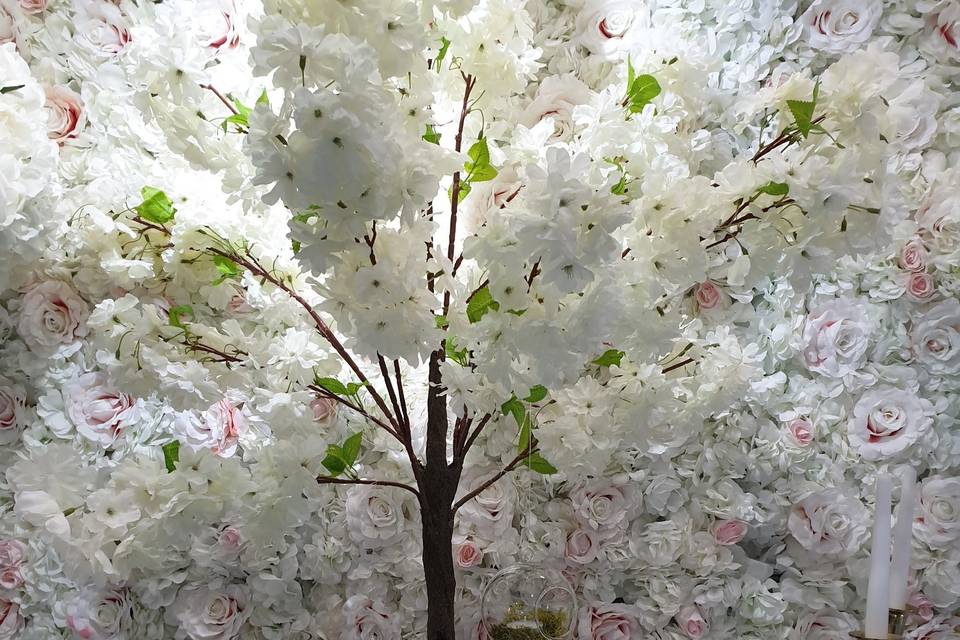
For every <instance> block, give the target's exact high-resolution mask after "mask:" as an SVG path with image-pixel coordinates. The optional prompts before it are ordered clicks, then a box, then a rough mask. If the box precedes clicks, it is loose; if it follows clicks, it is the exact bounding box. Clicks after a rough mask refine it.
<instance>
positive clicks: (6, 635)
mask: <svg viewBox="0 0 960 640" xmlns="http://www.w3.org/2000/svg"><path fill="white" fill-rule="evenodd" d="M22 627H23V617H22V616H21V615H20V605H18V604H16V603H13V602H10V601H9V600H4V599H2V598H0V640H12V639H13V638H15V637H16V636H17V633H18V632H19V631H20V629H21V628H22Z"/></svg>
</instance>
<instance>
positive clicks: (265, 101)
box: [257, 89, 270, 106]
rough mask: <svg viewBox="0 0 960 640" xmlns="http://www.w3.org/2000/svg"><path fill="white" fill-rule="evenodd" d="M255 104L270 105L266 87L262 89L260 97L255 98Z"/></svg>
mask: <svg viewBox="0 0 960 640" xmlns="http://www.w3.org/2000/svg"><path fill="white" fill-rule="evenodd" d="M257 104H265V105H267V106H270V97H269V96H268V95H267V90H266V89H264V90H263V92H262V93H261V94H260V97H259V98H257Z"/></svg>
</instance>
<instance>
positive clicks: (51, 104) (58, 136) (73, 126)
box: [45, 86, 86, 144]
mask: <svg viewBox="0 0 960 640" xmlns="http://www.w3.org/2000/svg"><path fill="white" fill-rule="evenodd" d="M45 92H46V94H47V103H46V105H45V107H46V110H47V137H48V138H50V139H51V140H55V141H56V142H59V143H61V144H63V142H64V141H65V140H69V139H71V138H76V137H77V134H78V133H79V132H80V130H81V129H83V126H84V124H86V116H85V115H84V110H83V100H81V99H80V96H79V94H77V93H75V92H74V91H73V90H72V89H69V88H68V87H63V86H56V87H47V88H46V89H45Z"/></svg>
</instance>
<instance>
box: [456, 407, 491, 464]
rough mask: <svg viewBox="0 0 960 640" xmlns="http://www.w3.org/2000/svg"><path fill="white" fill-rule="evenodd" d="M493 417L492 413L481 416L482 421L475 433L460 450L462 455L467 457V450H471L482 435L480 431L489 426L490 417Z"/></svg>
mask: <svg viewBox="0 0 960 640" xmlns="http://www.w3.org/2000/svg"><path fill="white" fill-rule="evenodd" d="M492 417H493V414H492V413H488V414H486V415H484V416H483V417H482V418H480V422H479V423H478V424H477V428H476V429H474V430H473V433H471V434H470V436H469V437H468V438H467V440H466V442H464V443H463V448H462V449H461V450H460V457H461V458H466V457H467V452H468V451H470V447H472V446H473V443H474V441H475V440H476V439H477V437H478V436H479V435H480V432H481V431H483V428H484V427H485V426H487V423H488V422H490V418H492Z"/></svg>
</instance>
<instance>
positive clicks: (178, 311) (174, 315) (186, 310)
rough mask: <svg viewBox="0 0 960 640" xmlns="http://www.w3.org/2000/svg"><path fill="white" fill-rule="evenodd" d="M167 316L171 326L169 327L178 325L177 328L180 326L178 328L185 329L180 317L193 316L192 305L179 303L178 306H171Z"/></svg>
mask: <svg viewBox="0 0 960 640" xmlns="http://www.w3.org/2000/svg"><path fill="white" fill-rule="evenodd" d="M168 316H169V318H170V326H171V327H178V328H180V329H186V327H185V326H183V320H182V318H183V316H190V317H191V318H192V317H193V307H191V306H190V305H188V304H181V305H179V306H176V307H173V308H171V309H170V312H169V314H168Z"/></svg>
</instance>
